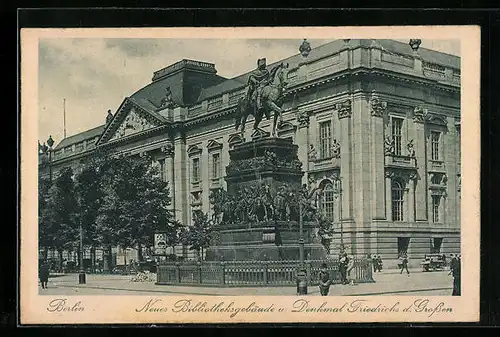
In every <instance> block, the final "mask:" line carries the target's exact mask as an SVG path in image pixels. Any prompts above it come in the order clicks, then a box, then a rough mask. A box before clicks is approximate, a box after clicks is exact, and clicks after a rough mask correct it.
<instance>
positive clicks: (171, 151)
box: [160, 144, 174, 156]
mask: <svg viewBox="0 0 500 337" xmlns="http://www.w3.org/2000/svg"><path fill="white" fill-rule="evenodd" d="M160 150H161V152H163V153H165V154H166V155H167V156H173V155H174V146H173V144H166V145H165V146H162V147H161V149H160Z"/></svg>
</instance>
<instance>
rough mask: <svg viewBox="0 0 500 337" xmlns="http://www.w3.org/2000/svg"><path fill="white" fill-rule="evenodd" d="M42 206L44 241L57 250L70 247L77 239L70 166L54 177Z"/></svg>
mask: <svg viewBox="0 0 500 337" xmlns="http://www.w3.org/2000/svg"><path fill="white" fill-rule="evenodd" d="M42 207H43V209H42V213H41V214H42V228H43V230H42V237H43V238H44V241H46V242H47V243H48V246H50V247H51V248H55V249H57V250H59V251H60V250H63V249H68V248H69V249H70V248H72V247H73V246H74V244H75V243H76V242H77V239H78V225H77V219H76V217H77V212H78V204H77V200H76V197H75V185H74V181H73V170H72V169H71V168H63V169H62V170H61V171H60V173H59V175H58V176H57V177H55V179H54V180H53V182H52V186H51V187H50V188H49V190H48V192H47V199H45V202H43V201H42Z"/></svg>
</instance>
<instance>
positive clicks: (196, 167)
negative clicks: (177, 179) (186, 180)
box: [192, 158, 200, 183]
mask: <svg viewBox="0 0 500 337" xmlns="http://www.w3.org/2000/svg"><path fill="white" fill-rule="evenodd" d="M192 163H193V167H192V170H193V171H192V182H193V183H197V182H199V181H200V158H193V161H192Z"/></svg>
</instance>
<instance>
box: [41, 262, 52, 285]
mask: <svg viewBox="0 0 500 337" xmlns="http://www.w3.org/2000/svg"><path fill="white" fill-rule="evenodd" d="M49 273H50V270H49V264H48V263H47V261H43V262H42V264H41V265H40V267H39V268H38V274H39V275H38V276H39V278H40V284H41V285H42V289H47V282H49Z"/></svg>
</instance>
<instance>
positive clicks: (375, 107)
mask: <svg viewBox="0 0 500 337" xmlns="http://www.w3.org/2000/svg"><path fill="white" fill-rule="evenodd" d="M370 106H371V113H372V116H374V117H383V116H384V114H385V112H386V110H387V102H382V101H381V100H380V99H379V98H378V97H377V96H372V98H371V100H370Z"/></svg>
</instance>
